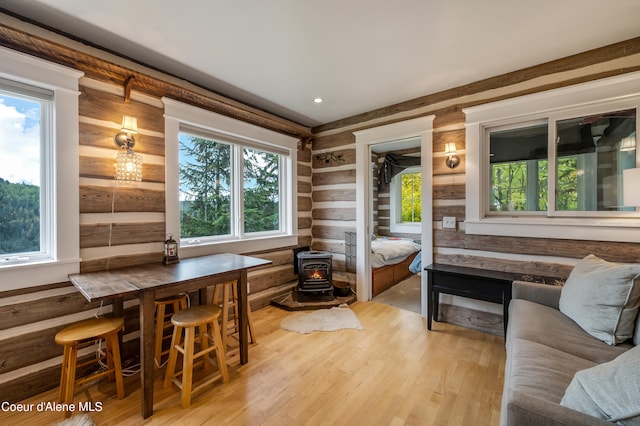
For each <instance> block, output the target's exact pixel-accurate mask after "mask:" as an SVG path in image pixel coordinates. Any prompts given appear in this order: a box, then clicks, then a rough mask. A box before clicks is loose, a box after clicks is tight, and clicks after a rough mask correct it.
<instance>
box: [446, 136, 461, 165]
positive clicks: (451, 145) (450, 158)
mask: <svg viewBox="0 0 640 426" xmlns="http://www.w3.org/2000/svg"><path fill="white" fill-rule="evenodd" d="M444 153H445V155H446V156H447V158H446V159H445V164H446V165H447V167H449V168H450V169H453V168H454V167H456V166H457V165H458V164H460V157H458V155H457V154H458V153H457V151H456V143H455V142H447V143H446V144H445V145H444Z"/></svg>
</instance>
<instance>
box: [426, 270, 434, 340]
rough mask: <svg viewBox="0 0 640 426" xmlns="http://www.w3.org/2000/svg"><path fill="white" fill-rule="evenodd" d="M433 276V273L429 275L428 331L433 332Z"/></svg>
mask: <svg viewBox="0 0 640 426" xmlns="http://www.w3.org/2000/svg"><path fill="white" fill-rule="evenodd" d="M432 292H433V275H432V274H431V271H429V272H428V273H427V330H431V324H432V316H433V295H432V294H431V293H432Z"/></svg>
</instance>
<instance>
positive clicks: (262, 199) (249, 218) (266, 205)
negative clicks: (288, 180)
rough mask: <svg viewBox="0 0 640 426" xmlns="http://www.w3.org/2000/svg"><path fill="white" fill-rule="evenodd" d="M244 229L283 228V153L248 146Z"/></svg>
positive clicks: (245, 172)
mask: <svg viewBox="0 0 640 426" xmlns="http://www.w3.org/2000/svg"><path fill="white" fill-rule="evenodd" d="M243 152H244V163H243V167H244V176H243V178H244V179H243V181H244V231H245V232H261V231H277V230H279V229H280V172H279V156H278V155H277V154H272V153H269V152H264V151H257V150H254V149H250V148H244V150H243Z"/></svg>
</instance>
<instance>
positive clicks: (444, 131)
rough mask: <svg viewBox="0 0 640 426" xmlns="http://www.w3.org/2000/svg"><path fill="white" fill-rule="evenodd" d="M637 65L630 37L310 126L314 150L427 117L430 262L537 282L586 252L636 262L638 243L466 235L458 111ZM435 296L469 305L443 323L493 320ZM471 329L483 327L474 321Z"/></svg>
mask: <svg viewBox="0 0 640 426" xmlns="http://www.w3.org/2000/svg"><path fill="white" fill-rule="evenodd" d="M639 69H640V38H637V39H632V40H628V41H626V42H622V43H618V44H615V45H611V46H606V47H602V48H600V49H595V50H592V51H589V52H585V53H582V54H579V55H574V56H571V57H568V58H563V59H560V60H557V61H553V62H549V63H545V64H541V65H539V66H536V67H531V68H527V69H524V70H520V71H515V72H512V73H509V74H505V75H501V76H496V77H493V78H490V79H487V80H483V81H479V82H476V83H473V84H469V85H466V86H462V87H458V88H455V89H452V90H447V91H443V92H440V93H436V94H432V95H427V96H424V97H421V98H417V99H414V100H412V101H407V102H403V103H401V104H397V105H391V106H388V107H385V108H381V109H378V110H374V111H370V112H367V113H365V114H361V115H358V116H354V117H348V118H345V119H343V120H339V121H336V122H333V123H328V124H325V125H322V126H318V127H316V128H313V129H312V131H313V132H314V133H315V135H316V140H315V142H314V145H313V146H314V152H322V153H323V154H325V155H330V154H331V153H333V152H348V151H349V149H355V137H354V135H353V132H354V131H359V130H364V129H367V128H372V127H377V126H381V125H385V124H390V123H394V122H398V121H402V120H405V119H410V118H415V117H419V116H426V115H430V114H434V115H435V119H434V133H433V164H431V165H423V170H424V171H426V172H428V171H429V169H430V171H431V173H432V174H433V199H432V204H433V224H432V225H433V226H432V228H433V248H434V260H435V261H436V262H438V263H445V264H458V265H466V266H472V267H478V268H483V269H495V270H503V271H509V272H516V273H521V274H525V275H529V276H530V277H531V278H532V279H536V280H539V281H544V282H547V283H551V284H559V283H561V282H562V280H564V279H566V277H567V276H568V275H569V273H570V271H571V269H572V267H573V265H575V263H576V262H577V261H578V260H579V259H580V258H582V257H584V256H586V255H587V254H589V253H593V254H596V255H598V256H600V257H602V258H604V259H607V260H610V261H621V262H637V261H638V259H639V258H640V245H638V244H632V243H619V242H611V241H578V240H561V239H555V240H554V239H551V240H548V239H539V238H515V237H497V236H481V235H467V234H466V233H465V225H464V220H465V185H466V178H467V176H466V173H465V170H466V161H465V160H466V158H465V148H466V141H465V129H464V124H465V116H464V113H463V112H462V109H463V108H466V107H469V106H474V105H480V104H484V103H489V102H494V101H497V100H501V99H507V98H511V97H517V96H522V95H525V94H529V93H535V92H541V91H545V90H550V89H554V88H558V87H563V86H568V85H571V84H576V83H580V82H585V81H591V80H595V79H599V78H604V77H609V76H613V75H618V74H624V73H628V72H634V71H637V70H639ZM447 142H455V143H456V146H457V149H458V156H459V157H460V160H461V161H460V165H459V166H457V167H456V168H454V169H449V168H448V167H447V166H446V165H445V156H444V147H445V143H447ZM372 161H375V160H372ZM338 167H339V168H338ZM352 168H355V165H354V164H352V163H351V162H346V163H343V164H341V165H340V166H335V167H334V168H333V169H332V170H335V171H338V170H339V171H340V172H341V173H346V172H347V169H348V170H351V169H352ZM325 171H328V168H325V169H323V170H317V172H318V173H324V172H325ZM315 173H316V170H314V174H315ZM343 182H344V183H343V184H341V185H340V186H337V185H335V186H334V187H333V189H334V193H333V194H332V196H333V197H334V198H335V199H341V198H342V197H343V196H344V194H353V193H354V191H355V182H354V181H353V180H352V179H351V178H350V179H348V180H347V179H345V180H344V181H343ZM325 185H326V184H325V183H324V182H322V181H321V180H318V181H317V182H314V187H313V191H314V193H315V191H324V190H325V189H326V186H325ZM373 197H374V198H373V199H374V206H376V207H374V208H375V209H376V211H378V214H377V216H376V219H377V221H376V223H375V224H374V225H377V228H376V229H377V230H378V232H380V233H382V232H383V229H384V226H385V220H386V216H385V214H383V211H384V209H383V208H382V207H381V205H384V201H383V200H384V195H383V194H376V193H374V194H373ZM354 199H355V198H353V200H354ZM332 206H333V207H331V206H329V205H324V206H323V208H325V209H327V208H333V209H334V210H335V211H336V214H338V212H342V211H344V210H345V209H350V208H353V205H352V204H347V203H345V202H337V201H336V202H334V203H333V204H332ZM315 207H316V205H315V204H314V208H315ZM443 216H454V217H456V219H457V222H458V226H457V229H443V228H442V217H443ZM339 224H340V225H342V226H343V227H344V226H347V225H348V226H351V227H354V226H355V224H354V223H353V221H350V222H341V223H339ZM336 225H338V223H336ZM312 233H313V235H314V246H316V245H317V246H318V247H331V249H332V250H335V251H336V253H341V251H342V246H341V244H340V241H339V239H338V234H337V233H335V232H331V231H330V230H329V228H328V227H327V226H325V224H319V223H314V225H313V229H312ZM422 241H423V244H425V243H426V241H425V238H422ZM441 297H442V299H441V300H442V301H443V302H444V303H450V304H457V305H461V306H464V307H466V308H468V309H469V310H468V315H467V317H466V318H464V315H463V314H462V313H461V312H464V309H462V310H461V309H449V310H447V309H444V310H442V311H441V315H444V319H445V320H446V319H447V317H446V315H447V314H446V313H447V312H455V315H454V314H452V315H451V318H450V319H451V320H452V321H453V322H458V323H463V324H465V325H469V324H472V323H473V321H474V319H473V318H478V323H489V322H495V318H493V317H491V316H492V315H494V314H499V312H500V309H501V307H498V306H497V305H493V304H489V303H481V302H470V301H468V300H461V299H459V298H452V297H451V296H447V295H442V296H441ZM476 309H478V310H480V311H481V312H482V311H484V312H488V314H487V315H488V317H487V318H480V317H478V313H477V312H476ZM460 318H463V319H460ZM478 328H486V327H484V325H481V326H480V327H478Z"/></svg>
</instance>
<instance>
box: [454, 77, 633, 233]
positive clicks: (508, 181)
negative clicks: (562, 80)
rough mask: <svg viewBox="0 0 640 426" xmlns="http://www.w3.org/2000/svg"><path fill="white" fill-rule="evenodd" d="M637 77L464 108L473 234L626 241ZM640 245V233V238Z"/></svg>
mask: <svg viewBox="0 0 640 426" xmlns="http://www.w3.org/2000/svg"><path fill="white" fill-rule="evenodd" d="M638 82H640V74H631V75H626V76H623V77H616V78H611V79H604V80H599V81H595V82H591V83H585V84H581V85H577V86H571V87H567V88H563V89H557V90H554V91H549V92H545V93H540V94H534V95H528V96H524V97H521V98H515V99H511V100H507V101H501V102H496V103H494V104H488V105H482V106H478V107H472V108H468V109H465V113H466V115H467V165H468V170H467V172H468V173H467V220H466V222H467V226H466V230H467V232H469V233H485V234H493V235H514V236H543V237H544V236H549V237H554V236H555V237H557V238H584V239H599V238H602V239H604V240H608V239H614V240H615V239H621V240H624V241H626V240H627V239H628V238H629V234H625V231H624V230H625V229H626V228H628V227H635V222H637V221H638V214H636V212H635V206H625V205H624V203H623V199H622V193H623V191H622V188H623V180H622V176H623V173H622V172H623V170H626V169H630V168H635V167H637V164H639V160H640V158H638V156H636V135H637V130H638V120H637V116H638V110H639V105H640V93H638V92H639V91H638ZM638 238H640V235H638Z"/></svg>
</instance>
